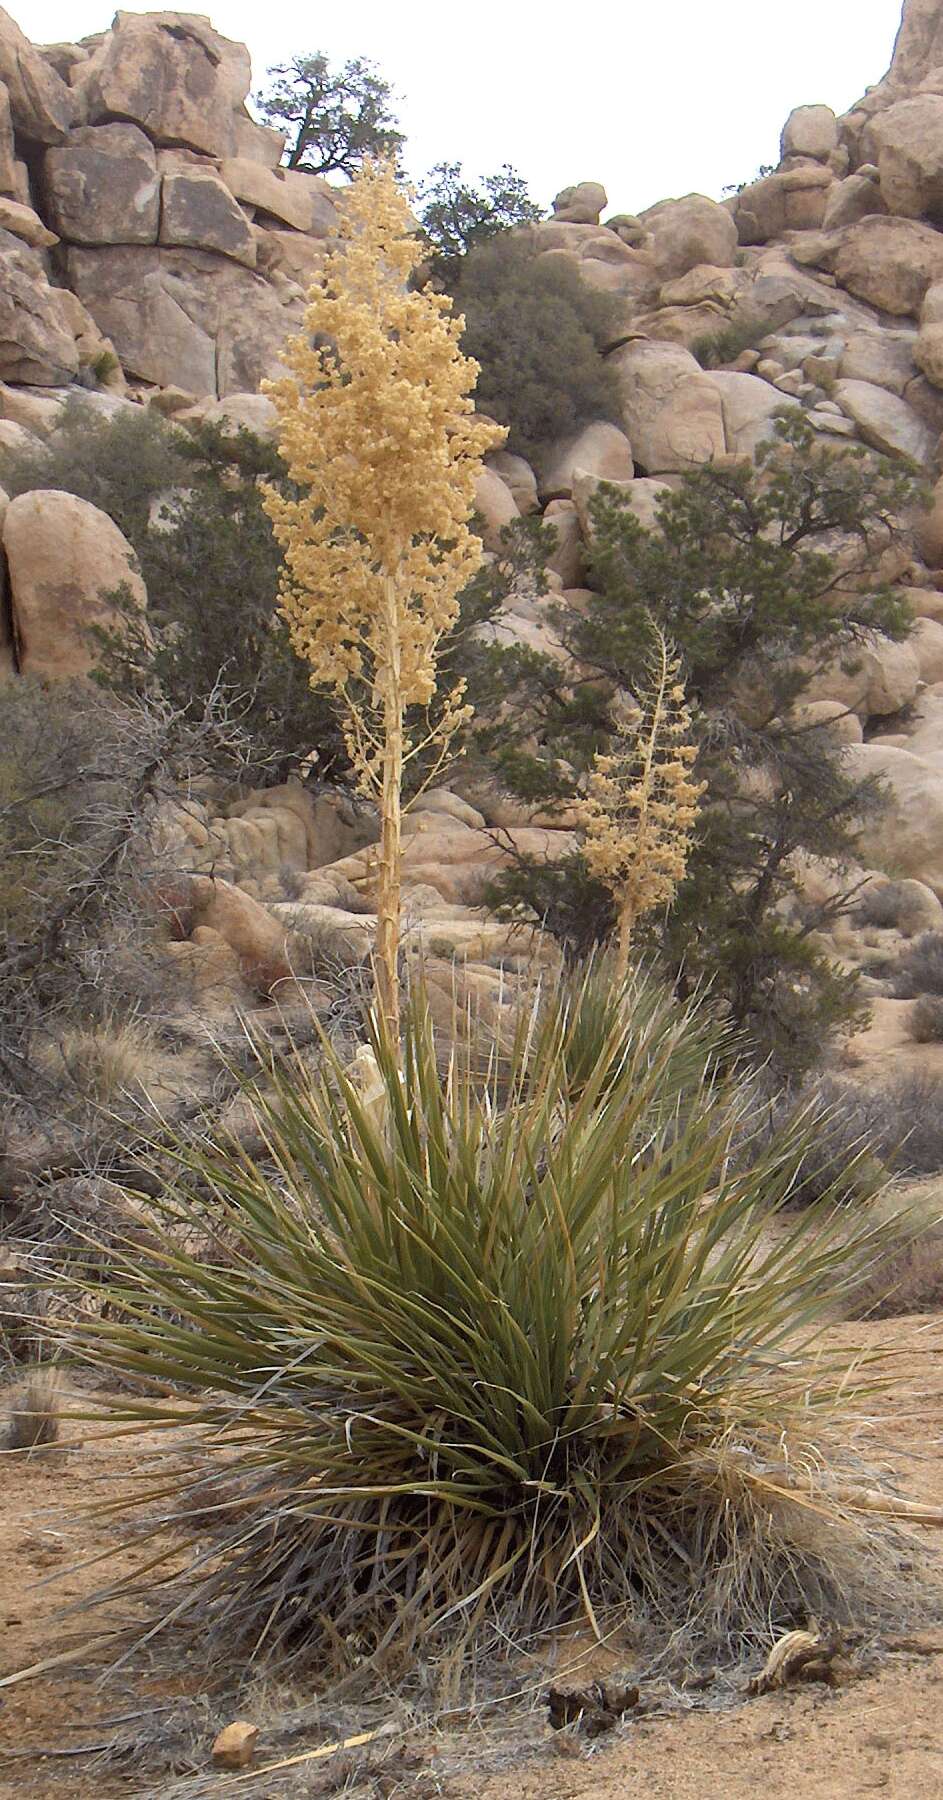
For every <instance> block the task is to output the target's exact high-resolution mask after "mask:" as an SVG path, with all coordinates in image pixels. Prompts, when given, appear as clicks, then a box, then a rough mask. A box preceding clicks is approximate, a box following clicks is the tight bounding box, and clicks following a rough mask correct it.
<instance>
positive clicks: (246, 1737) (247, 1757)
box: [213, 1719, 259, 1769]
mask: <svg viewBox="0 0 943 1800" xmlns="http://www.w3.org/2000/svg"><path fill="white" fill-rule="evenodd" d="M258 1737H259V1728H258V1726H257V1725H250V1724H249V1722H248V1720H246V1719H234V1720H233V1723H232V1724H231V1725H224V1726H223V1729H222V1731H220V1732H219V1733H218V1734H217V1737H216V1739H215V1742H214V1744H213V1761H214V1763H215V1764H216V1767H217V1768H218V1769H247V1768H248V1767H249V1764H250V1763H251V1762H252V1759H253V1757H254V1756H255V1747H256V1744H257V1742H258Z"/></svg>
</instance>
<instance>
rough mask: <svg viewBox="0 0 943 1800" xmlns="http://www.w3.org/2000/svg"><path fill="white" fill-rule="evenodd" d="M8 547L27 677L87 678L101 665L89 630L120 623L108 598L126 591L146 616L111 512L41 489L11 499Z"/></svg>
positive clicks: (131, 559) (139, 584) (133, 563)
mask: <svg viewBox="0 0 943 1800" xmlns="http://www.w3.org/2000/svg"><path fill="white" fill-rule="evenodd" d="M3 548H4V550H5V552H6V557H7V564H8V567H9V576H10V596H11V603H12V609H13V626H14V633H15V638H16V645H17V656H18V661H19V667H20V670H21V672H22V673H23V674H24V675H40V676H42V677H44V678H45V679H55V680H64V679H67V678H70V677H74V676H76V675H87V674H88V673H89V672H90V671H91V669H93V668H94V666H95V662H96V660H97V651H96V646H95V644H94V641H93V640H92V638H91V637H90V635H89V633H90V630H91V628H92V627H93V626H108V627H111V628H120V624H121V614H120V613H118V612H116V611H115V608H114V606H113V605H112V604H111V603H110V602H109V601H108V600H107V598H106V597H105V596H107V595H108V594H109V593H113V592H115V591H116V590H117V589H119V588H122V587H124V588H126V589H127V590H128V592H129V595H130V599H131V602H132V604H134V605H135V606H137V607H138V608H139V609H140V611H141V612H143V611H144V609H145V608H146V606H147V592H146V589H145V587H144V583H143V581H142V579H141V575H140V571H139V569H138V565H137V560H136V558H135V555H134V552H133V550H132V548H131V545H130V544H129V543H128V541H127V538H125V537H124V536H123V534H122V533H121V532H120V531H119V530H118V527H117V525H116V524H115V523H114V521H113V520H112V519H109V517H108V515H107V514H106V513H103V512H100V511H99V509H98V507H97V506H92V505H90V504H89V502H88V501H87V500H79V499H78V498H77V497H76V496H75V495H74V494H65V493H60V492H58V491H52V490H50V489H45V488H37V489H33V490H32V491H31V492H29V493H26V494H20V495H19V496H18V497H17V498H16V499H15V500H11V501H10V504H9V506H8V507H7V512H6V518H5V519H4V521H3Z"/></svg>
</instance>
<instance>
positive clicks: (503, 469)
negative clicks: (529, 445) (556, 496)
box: [486, 450, 538, 513]
mask: <svg viewBox="0 0 943 1800" xmlns="http://www.w3.org/2000/svg"><path fill="white" fill-rule="evenodd" d="M486 463H487V467H488V468H489V469H493V470H494V472H495V474H496V475H500V477H501V480H502V481H503V482H504V485H505V487H507V488H509V489H510V491H511V495H512V497H513V499H514V502H515V504H516V506H517V509H518V512H522V513H532V512H536V511H537V506H538V499H537V477H536V475H535V474H534V471H533V469H532V468H531V466H530V463H529V462H527V461H525V459H524V457H523V456H515V455H514V452H513V451H512V450H491V451H489V453H488V456H487V458H486Z"/></svg>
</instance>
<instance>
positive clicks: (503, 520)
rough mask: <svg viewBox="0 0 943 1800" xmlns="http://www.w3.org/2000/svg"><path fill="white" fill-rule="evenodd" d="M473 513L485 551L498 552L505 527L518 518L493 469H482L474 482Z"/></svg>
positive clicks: (510, 499) (515, 508) (510, 496)
mask: <svg viewBox="0 0 943 1800" xmlns="http://www.w3.org/2000/svg"><path fill="white" fill-rule="evenodd" d="M475 512H476V513H477V515H478V517H479V519H480V521H481V541H482V543H483V544H484V546H485V548H486V549H487V550H500V548H501V533H502V531H503V530H504V528H505V526H506V525H510V524H512V522H513V521H514V520H515V519H519V518H520V511H519V509H518V506H517V502H516V501H515V499H514V496H513V494H512V493H511V490H510V488H509V487H507V486H506V484H505V483H504V482H503V481H502V480H501V477H500V475H498V474H496V473H495V471H494V469H487V468H483V469H482V471H481V473H480V475H479V476H478V478H477V480H476V482H475Z"/></svg>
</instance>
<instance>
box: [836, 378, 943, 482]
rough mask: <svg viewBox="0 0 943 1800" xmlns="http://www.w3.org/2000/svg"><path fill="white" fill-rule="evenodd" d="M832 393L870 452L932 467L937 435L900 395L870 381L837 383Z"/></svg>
mask: <svg viewBox="0 0 943 1800" xmlns="http://www.w3.org/2000/svg"><path fill="white" fill-rule="evenodd" d="M831 393H832V397H833V399H834V400H836V401H837V403H838V405H839V406H840V407H841V409H842V412H843V413H844V414H845V417H846V418H848V419H852V420H853V421H854V423H855V425H856V426H857V428H858V431H859V432H860V434H861V436H862V438H863V439H864V441H865V443H866V444H870V445H871V446H872V448H873V449H875V450H882V451H883V452H884V454H885V455H886V456H906V457H910V458H912V460H913V461H914V462H917V463H920V464H922V465H923V466H924V467H929V466H930V465H931V464H932V462H933V457H934V453H935V450H936V443H937V435H936V434H934V432H933V431H932V430H931V429H930V427H929V426H928V425H926V424H925V423H924V421H923V419H921V418H920V417H919V416H918V414H917V413H915V412H914V410H913V408H912V407H910V406H908V404H907V402H906V400H903V399H901V398H900V396H899V395H897V394H891V393H889V392H888V391H887V389H886V388H879V387H875V386H874V385H873V384H872V383H871V382H870V381H836V383H835V385H834V387H833V388H832V390H831Z"/></svg>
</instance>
